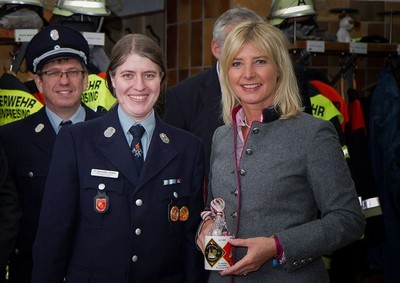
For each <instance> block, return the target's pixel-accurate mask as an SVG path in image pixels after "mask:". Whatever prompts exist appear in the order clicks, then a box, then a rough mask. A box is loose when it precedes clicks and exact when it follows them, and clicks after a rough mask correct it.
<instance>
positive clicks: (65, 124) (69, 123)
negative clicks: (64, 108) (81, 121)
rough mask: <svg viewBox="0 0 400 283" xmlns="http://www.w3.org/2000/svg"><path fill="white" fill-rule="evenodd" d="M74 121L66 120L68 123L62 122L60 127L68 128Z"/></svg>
mask: <svg viewBox="0 0 400 283" xmlns="http://www.w3.org/2000/svg"><path fill="white" fill-rule="evenodd" d="M71 124H72V121H71V120H66V121H61V123H60V126H61V127H62V126H68V125H71Z"/></svg>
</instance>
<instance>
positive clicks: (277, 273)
mask: <svg viewBox="0 0 400 283" xmlns="http://www.w3.org/2000/svg"><path fill="white" fill-rule="evenodd" d="M235 140H236V126H234V127H228V126H221V127H219V128H218V129H217V130H216V131H215V133H214V136H213V145H212V153H211V173H210V184H209V195H208V203H209V201H210V200H211V199H212V198H215V197H221V198H223V199H224V200H225V202H226V209H225V213H226V220H227V225H228V228H229V229H230V230H231V232H233V233H234V235H235V237H237V238H252V237H260V236H261V237H262V236H272V235H274V234H275V235H277V236H278V238H279V239H280V241H281V243H282V246H283V249H284V252H285V257H286V263H285V264H282V265H279V266H277V267H273V266H272V263H271V261H268V262H266V263H265V264H264V265H263V266H262V267H261V268H260V270H258V271H257V272H252V273H249V274H248V275H247V276H246V277H244V276H235V280H234V282H252V283H256V282H263V283H265V282H285V283H287V282H296V283H299V282H307V283H311V282H318V283H321V282H329V278H328V273H327V271H326V269H325V266H324V263H323V261H322V259H321V256H323V255H325V254H327V253H330V252H332V251H334V250H336V249H339V248H341V247H343V246H345V245H348V244H350V243H351V242H354V241H356V240H357V239H359V238H360V237H361V235H362V233H363V230H364V226H365V220H364V218H363V216H362V214H361V209H360V204H359V202H358V199H357V195H356V192H355V189H354V183H353V180H352V179H351V176H350V173H349V170H348V167H347V164H346V161H345V159H344V157H343V153H342V150H341V146H340V143H339V141H338V137H337V133H336V131H335V129H334V127H333V126H332V124H331V123H330V122H326V121H322V120H319V119H317V118H314V117H312V116H311V115H308V114H304V113H302V114H301V115H300V117H298V118H292V119H286V120H284V119H278V120H275V121H273V122H270V123H254V124H253V125H252V129H251V133H250V134H249V137H248V140H247V142H246V144H245V146H244V148H243V154H242V157H241V160H240V162H239V166H238V167H236V165H235V151H236V149H235V144H234V141H235ZM246 252H247V250H246V249H243V248H237V249H236V256H235V257H236V258H235V260H236V261H238V260H239V259H241V258H242V257H243V256H244V255H245V254H246ZM230 279H231V278H229V277H222V276H220V275H219V273H218V272H211V275H210V279H209V281H208V282H218V283H222V282H231V280H230Z"/></svg>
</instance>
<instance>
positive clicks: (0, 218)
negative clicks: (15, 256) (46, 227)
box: [0, 144, 21, 283]
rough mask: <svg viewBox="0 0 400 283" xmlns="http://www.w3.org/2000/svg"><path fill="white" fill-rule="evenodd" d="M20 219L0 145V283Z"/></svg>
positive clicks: (14, 192)
mask: <svg viewBox="0 0 400 283" xmlns="http://www.w3.org/2000/svg"><path fill="white" fill-rule="evenodd" d="M20 219H21V209H20V206H19V205H18V194H17V190H16V189H15V186H14V183H13V182H12V180H11V178H10V175H9V174H8V163H7V157H6V153H5V151H4V148H3V145H1V144H0V283H3V282H5V279H6V276H5V274H6V266H7V262H8V259H9V256H10V254H11V252H12V250H13V248H14V246H15V240H16V237H17V233H18V227H19V221H20Z"/></svg>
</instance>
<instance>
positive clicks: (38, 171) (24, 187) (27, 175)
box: [15, 166, 49, 207]
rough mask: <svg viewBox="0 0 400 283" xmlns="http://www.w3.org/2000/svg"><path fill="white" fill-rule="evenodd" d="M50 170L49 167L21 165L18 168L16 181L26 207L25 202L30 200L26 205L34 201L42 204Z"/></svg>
mask: <svg viewBox="0 0 400 283" xmlns="http://www.w3.org/2000/svg"><path fill="white" fill-rule="evenodd" d="M48 172H49V168H48V167H38V166H21V167H18V168H17V170H16V180H15V182H16V184H17V187H18V193H19V195H20V200H21V202H23V203H24V207H26V206H25V202H28V203H26V205H29V203H33V204H36V205H38V206H40V204H41V202H42V196H43V191H44V186H45V183H46V178H47V174H48Z"/></svg>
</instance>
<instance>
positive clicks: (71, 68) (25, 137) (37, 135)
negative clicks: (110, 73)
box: [0, 25, 99, 283]
mask: <svg viewBox="0 0 400 283" xmlns="http://www.w3.org/2000/svg"><path fill="white" fill-rule="evenodd" d="M88 60H89V46H88V43H87V41H86V40H85V38H84V37H83V36H82V35H81V34H80V33H79V32H77V31H75V30H74V29H71V28H67V27H63V26H60V25H49V26H47V27H46V28H44V29H42V30H41V31H40V32H39V33H38V34H36V35H35V36H34V37H33V38H32V40H31V42H30V43H29V46H28V48H27V52H26V61H27V66H28V69H29V70H30V71H31V72H32V73H34V74H35V78H34V80H35V83H36V86H37V88H38V90H39V91H40V92H41V93H43V94H44V96H45V101H46V105H45V107H43V108H42V109H41V110H39V111H38V112H36V113H34V114H32V115H30V116H28V117H27V118H24V119H22V120H19V121H16V122H13V123H10V124H7V125H4V126H2V127H0V139H1V140H2V142H3V144H4V147H5V151H6V153H7V157H8V161H9V169H10V175H11V177H12V179H13V181H14V183H15V185H16V186H17V190H18V194H19V198H20V204H21V206H22V210H23V216H22V219H21V227H20V230H19V234H18V237H17V244H16V249H15V253H14V254H12V256H11V259H10V265H9V272H10V282H24V283H28V282H30V278H31V270H32V245H33V242H34V239H35V235H36V230H37V225H38V219H39V213H40V207H41V202H42V195H43V189H44V185H45V181H46V177H47V173H48V170H49V166H50V159H51V157H52V151H53V145H54V142H55V140H56V135H57V133H58V131H59V129H60V127H61V125H63V124H65V123H66V124H70V123H71V122H72V123H73V124H75V123H78V122H82V121H85V120H89V119H92V118H95V117H97V116H99V114H96V113H95V112H94V111H92V110H90V109H89V108H87V107H85V106H83V105H81V94H82V92H83V91H84V90H85V89H86V86H87V82H88V72H87V67H86V65H87V64H88Z"/></svg>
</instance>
